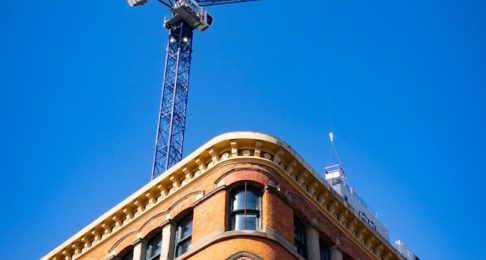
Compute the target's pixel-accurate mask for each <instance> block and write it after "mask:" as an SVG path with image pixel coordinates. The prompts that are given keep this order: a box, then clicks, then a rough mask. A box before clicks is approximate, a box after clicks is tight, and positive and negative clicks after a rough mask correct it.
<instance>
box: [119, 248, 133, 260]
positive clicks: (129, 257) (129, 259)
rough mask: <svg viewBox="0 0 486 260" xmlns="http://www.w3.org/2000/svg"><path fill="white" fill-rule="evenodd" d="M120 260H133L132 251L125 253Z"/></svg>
mask: <svg viewBox="0 0 486 260" xmlns="http://www.w3.org/2000/svg"><path fill="white" fill-rule="evenodd" d="M121 260H133V249H130V251H129V252H127V253H126V254H124V255H123V256H122V257H121Z"/></svg>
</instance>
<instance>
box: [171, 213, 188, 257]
mask: <svg viewBox="0 0 486 260" xmlns="http://www.w3.org/2000/svg"><path fill="white" fill-rule="evenodd" d="M191 237H192V213H191V214H190V215H188V216H187V217H185V218H184V219H182V220H181V221H179V223H178V225H177V230H176V241H175V242H176V249H175V256H176V257H177V256H180V255H182V254H184V253H185V252H186V251H187V249H188V248H189V245H190V244H191Z"/></svg>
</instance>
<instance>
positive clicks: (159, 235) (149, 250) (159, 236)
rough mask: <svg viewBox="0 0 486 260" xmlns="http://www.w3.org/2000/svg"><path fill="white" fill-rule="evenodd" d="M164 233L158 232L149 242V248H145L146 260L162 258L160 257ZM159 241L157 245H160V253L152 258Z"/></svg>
mask: <svg viewBox="0 0 486 260" xmlns="http://www.w3.org/2000/svg"><path fill="white" fill-rule="evenodd" d="M162 239H163V237H162V232H160V231H159V232H157V234H155V235H154V236H152V237H151V238H150V240H148V242H147V248H145V260H157V259H159V258H160V255H161V254H162ZM155 241H158V242H157V244H159V245H158V246H159V253H158V254H155V255H153V256H150V254H151V253H152V250H153V247H154V242H155Z"/></svg>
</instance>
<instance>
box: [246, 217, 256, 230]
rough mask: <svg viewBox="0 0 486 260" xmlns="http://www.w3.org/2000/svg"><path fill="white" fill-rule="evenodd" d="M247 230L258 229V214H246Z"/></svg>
mask: <svg viewBox="0 0 486 260" xmlns="http://www.w3.org/2000/svg"><path fill="white" fill-rule="evenodd" d="M245 224H246V228H245V229H246V230H256V229H257V216H256V215H246V221H245Z"/></svg>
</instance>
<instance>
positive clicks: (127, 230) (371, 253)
mask: <svg viewBox="0 0 486 260" xmlns="http://www.w3.org/2000/svg"><path fill="white" fill-rule="evenodd" d="M241 135H243V136H244V138H243V137H242V136H241ZM274 140H275V139H273V138H271V137H268V136H266V135H257V134H253V133H251V134H249V133H239V134H233V135H231V134H230V135H227V136H226V137H225V138H221V137H220V138H219V139H218V138H216V139H214V140H212V141H210V142H209V143H208V144H206V145H205V146H203V147H202V148H201V149H198V150H197V151H196V152H194V153H193V154H191V155H190V156H188V158H186V159H184V160H183V161H182V162H181V163H179V164H177V165H176V166H174V167H173V168H172V169H170V170H169V171H168V172H167V173H166V174H164V175H163V176H160V177H159V178H157V179H155V180H153V181H152V182H151V183H149V184H148V185H147V186H145V187H143V188H142V189H141V190H139V191H138V192H137V193H135V194H134V195H132V196H130V197H129V198H128V199H127V200H125V201H124V202H122V203H121V204H119V205H118V206H116V207H115V208H114V209H112V210H111V211H109V212H108V213H107V214H105V215H103V216H102V217H100V219H98V220H97V221H95V222H94V223H92V224H91V225H90V226H88V227H87V228H85V229H83V230H82V231H81V232H80V233H78V234H77V235H75V236H74V237H73V238H71V239H70V240H68V241H66V242H65V243H63V244H62V245H61V246H60V247H58V248H57V249H55V250H54V251H53V252H51V253H49V254H48V255H46V256H45V257H44V258H43V259H46V260H51V259H56V260H59V259H63V260H70V259H83V260H84V259H86V260H94V259H96V260H105V259H120V256H121V255H122V254H125V253H126V252H129V251H133V252H134V258H133V259H134V260H135V259H136V260H145V258H144V257H143V256H144V255H145V252H140V251H145V250H146V248H147V241H148V240H149V239H150V238H151V237H153V236H154V235H155V234H157V235H160V234H163V235H162V241H163V242H162V249H161V251H162V255H161V257H160V259H174V246H175V245H174V244H175V243H176V242H175V241H174V238H175V235H174V234H175V233H174V232H175V231H174V230H175V229H176V228H175V226H176V225H177V223H178V222H179V221H181V219H182V218H183V217H185V216H188V215H192V237H191V242H190V246H189V247H188V249H187V251H186V252H185V253H183V254H181V255H179V256H178V257H177V258H175V259H210V260H213V259H214V260H217V259H232V260H233V259H240V260H243V259H304V257H302V255H300V254H299V253H298V252H297V249H296V246H295V243H294V218H298V219H299V220H300V221H301V222H302V223H304V224H305V225H306V227H307V229H308V230H309V231H307V232H314V231H317V232H315V234H317V235H316V236H318V240H320V241H322V242H324V243H325V244H327V245H328V246H329V247H330V250H331V251H332V252H331V254H330V255H331V256H332V260H334V259H361V260H367V259H400V256H399V255H398V253H397V252H396V251H394V250H393V248H391V246H389V245H388V244H387V243H383V241H382V239H381V238H380V237H379V236H378V235H377V234H375V233H374V232H373V231H372V230H369V228H367V227H366V225H362V224H361V223H360V222H359V219H358V218H356V217H355V216H354V215H353V213H352V212H348V211H349V209H348V208H347V207H346V204H344V203H343V201H342V200H340V199H339V198H337V197H336V196H337V195H336V194H334V193H333V192H332V190H331V189H329V187H327V186H325V185H326V184H325V183H323V182H322V181H319V180H318V179H317V178H318V176H315V173H313V172H306V171H307V166H306V165H305V164H304V163H303V162H301V161H300V160H301V159H300V157H298V156H297V155H296V154H295V152H293V151H292V150H290V148H288V147H286V146H285V145H283V144H282V143H281V141H278V140H277V141H274ZM245 182H246V185H249V186H251V187H255V188H256V189H258V190H260V191H261V208H260V215H259V223H260V226H259V228H258V229H257V230H231V227H230V215H229V214H230V207H231V206H230V204H231V201H230V199H231V197H230V193H231V191H232V190H233V189H234V188H237V187H241V185H244V183H245ZM326 189H327V190H326ZM127 201H128V202H127ZM308 237H312V236H308ZM315 238H316V237H315V236H314V237H313V238H312V239H313V240H315ZM311 244H312V245H314V246H310V245H311ZM316 245H317V246H316ZM307 246H308V247H309V248H308V250H309V251H308V252H310V254H308V256H309V257H310V258H308V259H312V258H314V259H318V258H316V256H318V255H319V254H320V253H319V242H317V241H307ZM316 247H317V249H316ZM316 250H317V251H316ZM137 257H138V258H140V257H143V259H137Z"/></svg>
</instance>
